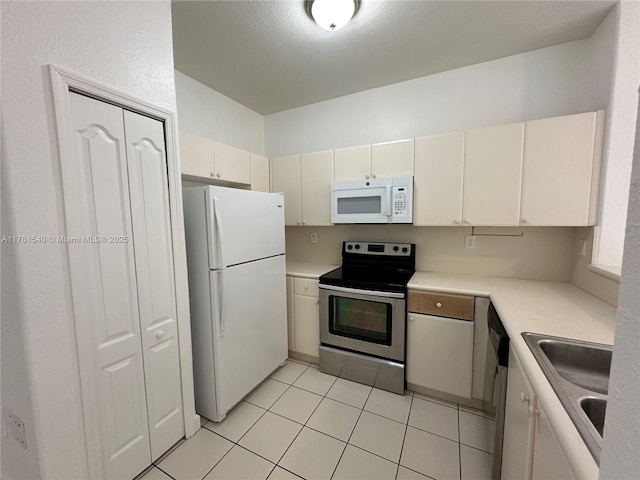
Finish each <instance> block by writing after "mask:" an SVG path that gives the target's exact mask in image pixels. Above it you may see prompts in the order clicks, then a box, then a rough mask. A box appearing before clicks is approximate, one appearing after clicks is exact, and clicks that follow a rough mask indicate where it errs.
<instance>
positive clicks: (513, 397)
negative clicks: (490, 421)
mask: <svg viewBox="0 0 640 480" xmlns="http://www.w3.org/2000/svg"><path fill="white" fill-rule="evenodd" d="M507 378H508V381H507V398H506V406H505V420H504V442H503V449H502V475H501V478H502V479H503V480H509V479H513V480H531V479H539V480H543V479H544V480H558V479H562V480H572V479H575V478H576V477H575V475H574V473H573V471H572V469H571V466H570V465H569V461H568V460H567V457H566V456H565V455H564V452H563V451H562V447H561V446H560V443H559V442H558V440H557V438H556V436H555V434H554V433H553V430H552V429H551V425H550V424H549V421H548V420H547V416H546V415H545V413H544V410H543V409H542V406H541V405H540V404H539V403H538V398H537V396H536V394H535V392H534V390H533V388H532V387H531V385H530V384H529V382H528V380H527V378H526V375H525V374H524V371H523V368H522V365H521V364H520V360H519V359H518V356H517V355H516V354H515V353H514V351H513V349H511V351H510V352H509V373H508V376H507Z"/></svg>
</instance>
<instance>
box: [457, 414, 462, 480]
mask: <svg viewBox="0 0 640 480" xmlns="http://www.w3.org/2000/svg"><path fill="white" fill-rule="evenodd" d="M457 418H458V478H460V480H462V447H461V446H460V445H461V444H462V435H461V433H460V405H458V415H457Z"/></svg>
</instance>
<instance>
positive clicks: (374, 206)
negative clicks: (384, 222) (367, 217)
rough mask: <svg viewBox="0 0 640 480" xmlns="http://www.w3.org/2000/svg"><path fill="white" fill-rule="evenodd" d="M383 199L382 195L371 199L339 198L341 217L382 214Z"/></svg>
mask: <svg viewBox="0 0 640 480" xmlns="http://www.w3.org/2000/svg"><path fill="white" fill-rule="evenodd" d="M381 211H382V198H381V197H380V195H375V196H371V197H346V198H338V214H339V215H357V214H360V213H380V212H381Z"/></svg>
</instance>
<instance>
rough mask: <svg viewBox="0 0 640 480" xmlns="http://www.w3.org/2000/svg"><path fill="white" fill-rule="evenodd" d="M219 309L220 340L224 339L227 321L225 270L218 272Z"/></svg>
mask: <svg viewBox="0 0 640 480" xmlns="http://www.w3.org/2000/svg"><path fill="white" fill-rule="evenodd" d="M217 275H218V308H219V312H218V314H219V319H220V338H223V337H224V334H225V330H226V323H227V322H226V320H225V315H224V270H218V271H217Z"/></svg>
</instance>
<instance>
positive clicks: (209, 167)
mask: <svg viewBox="0 0 640 480" xmlns="http://www.w3.org/2000/svg"><path fill="white" fill-rule="evenodd" d="M214 150H215V142H214V141H213V140H210V139H208V138H205V137H201V136H199V135H196V134H194V133H190V132H184V131H181V132H180V171H181V173H182V175H190V176H192V177H206V178H213V177H214V176H215V172H214V171H213V155H214Z"/></svg>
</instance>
